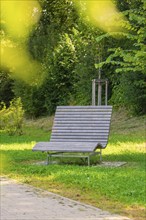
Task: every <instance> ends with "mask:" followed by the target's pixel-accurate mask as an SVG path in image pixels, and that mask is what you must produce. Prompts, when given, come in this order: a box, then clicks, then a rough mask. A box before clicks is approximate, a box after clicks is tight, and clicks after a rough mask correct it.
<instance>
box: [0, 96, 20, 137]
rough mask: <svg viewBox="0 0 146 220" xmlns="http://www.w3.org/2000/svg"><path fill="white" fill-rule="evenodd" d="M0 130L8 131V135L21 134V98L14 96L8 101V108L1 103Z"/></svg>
mask: <svg viewBox="0 0 146 220" xmlns="http://www.w3.org/2000/svg"><path fill="white" fill-rule="evenodd" d="M1 106H2V107H1V110H0V130H1V131H6V132H8V134H9V135H14V134H19V135H21V134H22V127H23V117H24V110H23V107H22V103H21V98H17V99H16V98H15V99H13V100H12V101H11V102H10V106H9V108H6V105H5V103H3V102H2V103H1Z"/></svg>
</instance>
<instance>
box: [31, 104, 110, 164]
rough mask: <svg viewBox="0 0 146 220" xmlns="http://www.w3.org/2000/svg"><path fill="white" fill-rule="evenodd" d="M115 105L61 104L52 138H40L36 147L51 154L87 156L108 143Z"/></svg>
mask: <svg viewBox="0 0 146 220" xmlns="http://www.w3.org/2000/svg"><path fill="white" fill-rule="evenodd" d="M111 114H112V106H58V107H57V109H56V113H55V118H54V124H53V129H52V134H51V139H50V141H49V142H38V143H36V145H35V146H34V147H33V149H32V150H33V151H42V152H47V155H48V157H47V158H48V159H47V163H48V164H49V163H50V162H51V161H50V160H51V158H52V157H81V158H86V159H87V160H88V165H90V157H91V156H92V155H95V154H100V161H101V160H102V149H104V148H105V147H106V146H107V143H108V136H109V129H110V121H111Z"/></svg>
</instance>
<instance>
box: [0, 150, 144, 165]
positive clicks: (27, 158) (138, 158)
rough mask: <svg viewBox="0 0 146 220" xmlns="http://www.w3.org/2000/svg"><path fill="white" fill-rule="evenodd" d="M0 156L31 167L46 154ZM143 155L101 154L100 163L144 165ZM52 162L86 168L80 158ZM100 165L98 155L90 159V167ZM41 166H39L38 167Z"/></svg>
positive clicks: (27, 152)
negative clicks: (135, 163)
mask: <svg viewBox="0 0 146 220" xmlns="http://www.w3.org/2000/svg"><path fill="white" fill-rule="evenodd" d="M1 155H4V156H5V157H8V158H9V160H10V161H9V163H11V162H12V163H18V164H20V163H26V164H31V162H32V165H33V163H34V162H37V161H46V159H47V154H46V153H45V152H43V153H42V152H33V151H32V150H31V149H22V150H10V149H9V150H1ZM145 158H146V157H145V154H144V153H142V152H128V151H125V152H122V153H118V154H115V153H113V154H111V153H110V154H106V155H104V154H103V159H102V161H103V162H104V161H114V162H115V161H117V162H119V161H124V162H137V163H140V164H141V163H145ZM53 160H55V161H58V163H57V164H60V165H64V164H66V165H82V166H87V161H82V160H81V159H80V158H70V157H67V158H53ZM98 163H100V161H99V155H97V156H93V157H91V165H94V164H97V165H98ZM40 166H41V165H40Z"/></svg>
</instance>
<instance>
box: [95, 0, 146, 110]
mask: <svg viewBox="0 0 146 220" xmlns="http://www.w3.org/2000/svg"><path fill="white" fill-rule="evenodd" d="M125 3H126V7H127V5H128V7H127V8H124V10H125V9H128V10H125V11H124V12H123V13H124V14H125V15H126V16H127V18H128V20H129V22H130V24H131V29H130V31H129V32H124V33H116V34H118V35H120V36H122V37H123V38H121V40H120V41H119V42H120V44H119V43H118V42H117V43H116V45H115V47H109V49H108V51H109V52H110V55H109V56H108V57H107V58H106V60H105V61H104V62H101V63H100V64H97V65H96V67H103V66H104V65H111V64H112V65H114V66H115V75H116V74H117V77H115V80H113V97H112V101H113V103H116V104H118V105H125V106H127V108H129V109H130V110H131V111H132V112H133V113H136V114H144V113H146V107H145V105H144V103H145V101H146V93H145V90H146V83H145V82H146V46H145V43H146V41H145V35H146V29H145V26H146V20H145V17H146V10H145V9H146V8H145V5H144V1H143V0H138V1H136V2H134V3H133V2H132V1H130V0H128V1H125ZM137 6H139V7H138V8H137ZM121 7H123V2H122V6H121ZM105 38H108V39H111V36H110V35H109V34H104V35H102V36H100V37H98V38H97V40H98V41H101V40H102V39H105Z"/></svg>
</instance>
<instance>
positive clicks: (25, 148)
mask: <svg viewBox="0 0 146 220" xmlns="http://www.w3.org/2000/svg"><path fill="white" fill-rule="evenodd" d="M144 124H145V118H144V117H138V118H136V117H135V118H129V117H128V116H126V115H125V114H122V113H120V114H117V113H114V114H113V117H112V124H111V132H110V138H109V144H108V146H107V148H106V149H105V150H103V161H111V162H119V161H124V162H126V164H125V165H124V166H121V167H102V166H100V165H99V164H98V163H97V160H98V159H99V158H98V157H97V158H93V160H92V164H93V165H92V166H91V167H87V166H85V164H84V163H83V162H81V160H80V159H71V160H70V159H64V160H61V162H62V163H60V164H54V165H49V166H43V165H36V164H35V163H36V162H38V161H43V160H46V154H45V153H41V152H32V147H33V146H34V144H35V143H36V142H38V141H47V140H49V138H50V130H51V126H52V118H51V119H49V118H43V119H39V120H37V121H29V122H28V121H27V123H26V126H25V128H24V134H23V135H22V136H8V135H7V134H5V133H2V134H1V161H3V163H1V174H2V175H7V176H9V177H11V178H14V179H17V180H19V181H21V182H24V183H28V184H31V185H34V186H36V187H40V188H42V189H46V190H49V191H52V192H55V193H58V194H61V195H63V196H67V197H69V198H72V199H75V200H79V201H83V202H85V203H88V204H92V205H94V206H97V207H99V208H102V209H105V210H109V211H111V212H114V213H118V214H124V215H127V216H129V217H132V218H134V219H139V220H140V219H145V202H146V201H145V195H146V186H145V177H146V173H145V147H146V146H145V129H144V128H145V125H144ZM58 160H59V161H60V159H58Z"/></svg>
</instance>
